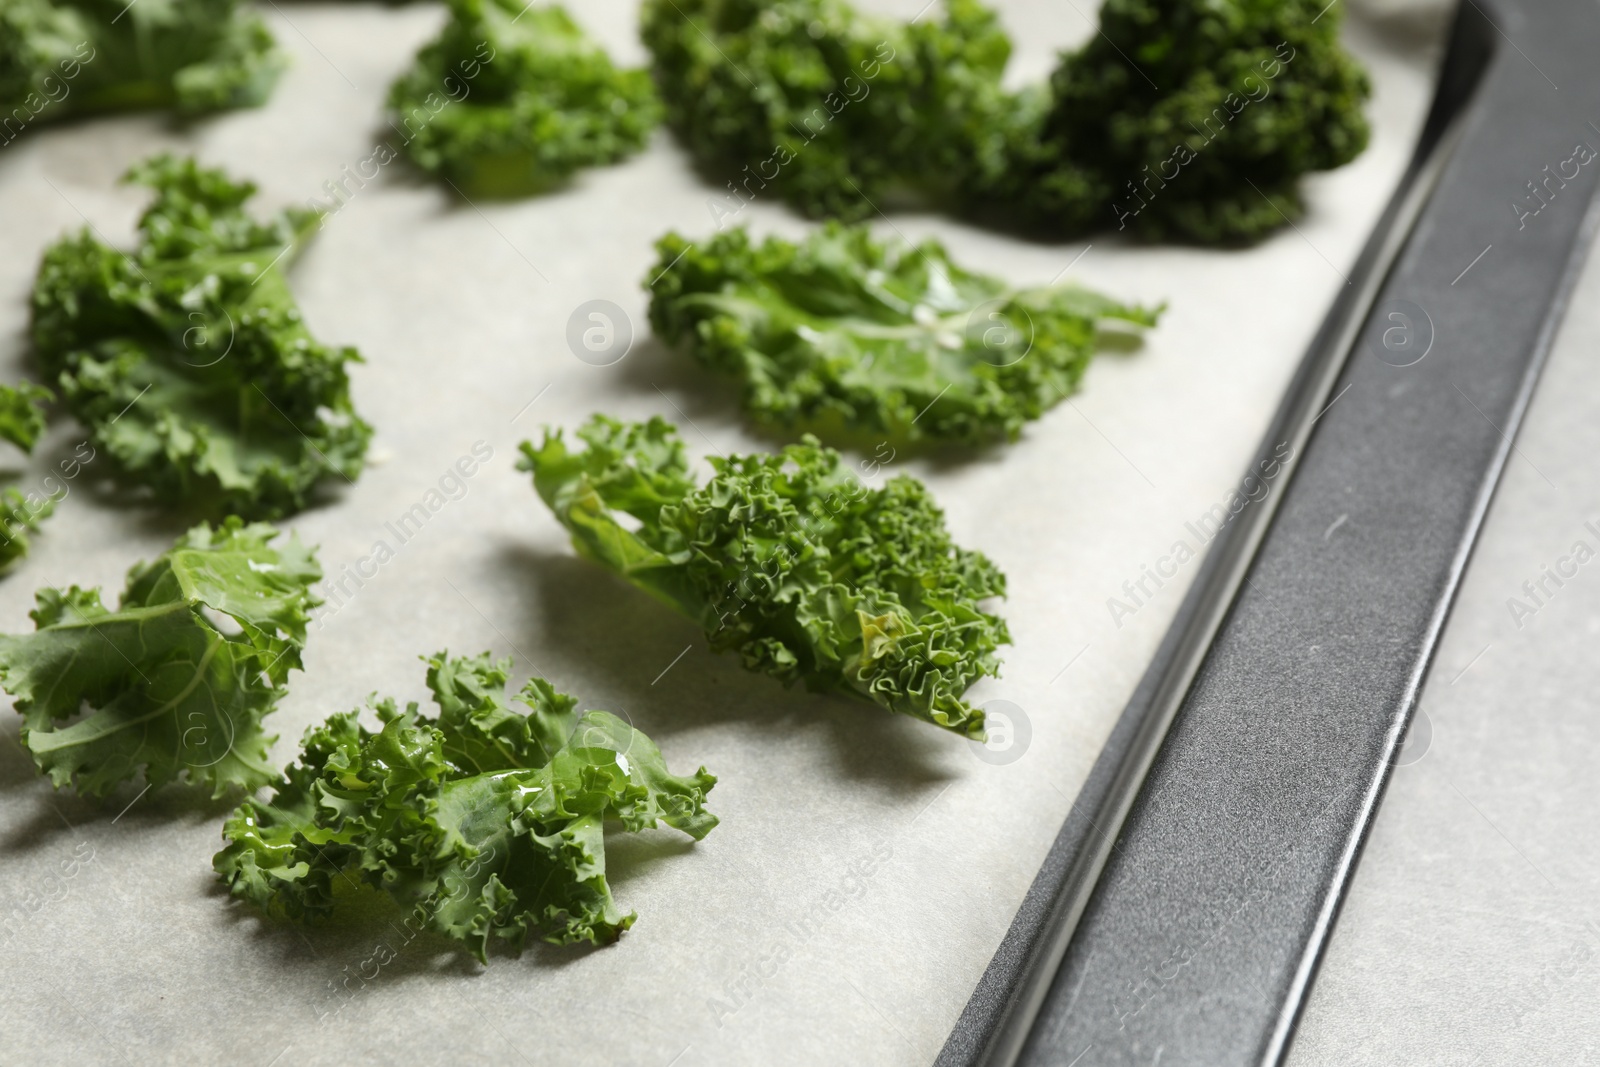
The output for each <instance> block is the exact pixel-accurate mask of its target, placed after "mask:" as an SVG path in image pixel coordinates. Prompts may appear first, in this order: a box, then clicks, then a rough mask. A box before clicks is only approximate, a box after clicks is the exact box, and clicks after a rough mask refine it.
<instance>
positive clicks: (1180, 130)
mask: <svg viewBox="0 0 1600 1067" xmlns="http://www.w3.org/2000/svg"><path fill="white" fill-rule="evenodd" d="M1339 21H1340V12H1339V10H1338V9H1337V7H1335V8H1332V9H1329V8H1327V7H1326V6H1325V5H1324V3H1323V2H1321V0H1106V3H1105V5H1104V6H1103V7H1102V8H1101V11H1100V32H1099V33H1098V34H1096V35H1095V36H1094V37H1092V38H1090V40H1089V42H1088V43H1087V44H1086V45H1084V46H1083V48H1082V49H1080V50H1079V51H1077V52H1075V53H1071V54H1067V55H1064V56H1063V57H1062V61H1061V64H1060V66H1059V67H1058V68H1057V70H1056V72H1055V75H1054V77H1053V78H1052V82H1051V93H1050V99H1049V102H1048V104H1047V105H1044V106H1041V104H1040V101H1039V100H1038V99H1037V98H1034V99H1031V100H1028V101H1023V102H1022V103H1020V104H1019V106H1017V107H1016V108H1015V109H1013V110H1012V111H1011V112H1010V113H1009V118H1007V119H1006V121H1004V122H1002V123H1000V124H998V125H996V126H993V127H990V128H989V129H988V130H987V131H986V135H987V136H988V138H989V144H990V148H989V150H988V151H986V152H980V153H975V156H979V157H981V158H982V160H983V161H984V162H982V163H981V165H980V166H978V167H977V168H976V171H977V172H978V173H977V174H976V175H975V176H973V177H971V178H970V179H969V182H970V186H971V187H970V188H969V190H968V195H969V196H971V197H972V198H973V199H975V200H978V201H987V202H989V203H991V204H1001V205H1008V206H1009V208H1010V209H1011V211H1012V212H1013V213H1014V214H1016V215H1019V216H1020V217H1021V218H1022V220H1023V221H1024V222H1026V223H1028V224H1029V225H1032V226H1035V227H1038V226H1044V227H1047V228H1048V229H1050V230H1054V231H1058V232H1082V231H1085V230H1089V229H1099V228H1103V227H1106V226H1113V225H1114V226H1115V227H1116V228H1117V229H1119V230H1122V229H1129V230H1131V231H1133V232H1135V233H1137V234H1138V235H1140V236H1141V237H1145V238H1150V239H1159V240H1169V239H1179V240H1189V241H1198V242H1204V243H1212V244H1219V243H1239V242H1244V241H1250V240H1254V239H1257V238H1259V237H1261V236H1263V235H1265V234H1266V233H1268V232H1269V231H1271V230H1274V229H1277V228H1278V227H1280V226H1282V225H1283V224H1284V223H1285V222H1286V221H1288V220H1291V219H1294V218H1297V217H1298V216H1299V215H1301V214H1302V213H1303V212H1304V209H1305V208H1304V202H1303V201H1302V199H1301V197H1300V192H1299V179H1300V178H1301V176H1302V175H1304V174H1307V173H1309V172H1311V171H1318V170H1329V169H1332V168H1334V167H1338V166H1341V165H1343V164H1345V163H1347V162H1349V161H1350V160H1352V159H1354V158H1355V157H1356V156H1357V155H1359V154H1360V153H1361V151H1362V150H1363V149H1364V148H1365V147H1366V144H1367V137H1368V132H1369V131H1368V125H1367V121H1366V119H1365V117H1364V116H1363V115H1362V110H1361V109H1362V104H1363V103H1364V101H1365V100H1366V98H1367V97H1368V95H1369V94H1370V86H1369V83H1368V80H1367V76H1366V74H1365V72H1364V71H1363V70H1362V69H1361V67H1360V66H1359V65H1358V64H1357V63H1356V62H1355V60H1354V59H1352V58H1351V57H1350V56H1349V55H1348V54H1347V53H1346V52H1345V51H1344V49H1343V47H1342V46H1341V45H1340V43H1339Z"/></svg>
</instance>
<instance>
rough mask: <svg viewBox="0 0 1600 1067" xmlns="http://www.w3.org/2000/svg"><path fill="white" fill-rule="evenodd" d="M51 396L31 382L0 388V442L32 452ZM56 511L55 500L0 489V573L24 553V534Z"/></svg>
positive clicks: (0, 386) (42, 426)
mask: <svg viewBox="0 0 1600 1067" xmlns="http://www.w3.org/2000/svg"><path fill="white" fill-rule="evenodd" d="M53 399H55V395H54V394H53V393H51V392H50V390H48V389H46V388H44V387H43V386H39V385H34V384H33V383H32V382H18V383H17V384H16V385H0V439H4V440H6V441H10V442H11V443H12V444H14V445H16V446H17V447H18V448H20V449H22V450H23V451H24V452H32V451H33V446H34V445H36V444H38V443H39V437H40V435H41V434H43V433H44V426H45V416H44V405H45V404H47V403H49V402H50V401H51V400H53ZM55 508H56V497H54V496H53V495H52V496H40V495H39V494H38V493H24V492H23V491H22V490H21V489H18V488H17V487H16V486H7V487H6V488H5V489H3V490H0V574H4V573H6V572H7V571H9V570H10V569H11V568H12V567H14V566H16V563H17V561H18V560H20V559H21V558H22V557H23V556H26V555H27V554H28V532H29V531H31V530H37V529H38V528H39V521H40V520H41V519H44V518H47V517H49V515H50V513H51V512H53V511H54V510H55Z"/></svg>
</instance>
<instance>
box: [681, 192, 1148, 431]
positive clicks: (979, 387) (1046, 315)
mask: <svg viewBox="0 0 1600 1067" xmlns="http://www.w3.org/2000/svg"><path fill="white" fill-rule="evenodd" d="M656 249H657V251H658V252H659V253H660V256H661V259H660V262H659V263H658V264H657V265H656V266H655V267H654V268H653V269H652V270H651V272H650V278H651V279H654V285H653V286H651V287H650V294H651V300H650V322H651V325H652V326H653V327H654V329H655V331H656V333H657V334H658V335H659V336H660V337H661V338H662V340H664V341H666V342H667V343H668V344H672V345H679V344H686V346H687V348H688V350H689V352H690V353H691V354H692V355H693V356H694V358H695V359H697V360H699V361H700V362H701V363H702V364H704V365H705V366H706V367H708V368H710V369H711V370H713V371H716V372H718V373H721V374H725V375H728V376H730V377H732V378H734V379H736V380H737V381H738V382H739V383H740V385H741V386H742V387H743V392H744V405H745V408H746V410H748V411H749V412H750V413H751V414H752V415H753V416H754V417H755V418H756V419H757V420H758V421H760V422H763V423H767V424H769V425H775V426H781V427H794V426H797V425H798V426H804V427H806V428H809V429H812V430H814V431H816V432H818V433H820V434H822V435H823V436H825V437H829V438H841V437H846V436H856V437H859V436H861V435H862V434H876V435H879V437H880V438H886V439H887V440H888V441H890V442H893V443H895V444H899V443H903V442H904V443H909V442H914V441H921V440H929V439H931V440H944V441H958V442H962V443H966V444H982V443H985V442H988V441H993V440H996V439H999V438H1008V439H1015V438H1016V437H1017V435H1018V434H1019V433H1020V432H1021V429H1022V426H1023V424H1024V423H1025V422H1027V421H1029V420H1032V419H1037V418H1039V416H1040V415H1042V414H1043V413H1044V412H1045V411H1046V410H1048V409H1049V408H1050V407H1052V406H1054V405H1055V404H1057V403H1059V402H1060V401H1061V400H1062V399H1063V398H1064V397H1066V396H1067V395H1068V394H1070V393H1072V392H1073V391H1075V390H1076V388H1077V386H1078V382H1079V380H1080V379H1081V378H1082V377H1083V373H1084V370H1085V369H1086V368H1087V367H1088V365H1089V360H1090V359H1091V358H1092V357H1093V355H1094V353H1095V350H1096V348H1097V347H1098V344H1099V341H1100V338H1101V333H1100V331H1101V327H1102V326H1103V325H1104V324H1105V323H1107V322H1108V320H1119V321H1121V322H1123V323H1125V324H1127V325H1128V326H1130V327H1132V328H1142V327H1147V326H1153V325H1154V324H1155V322H1156V318H1157V316H1158V315H1159V314H1160V311H1161V309H1160V308H1143V307H1138V306H1135V305H1126V304H1120V303H1117V302H1116V301H1114V300H1111V299H1110V298H1108V297H1104V296H1101V295H1099V294H1098V293H1094V292H1091V291H1089V290H1087V289H1082V288H1079V287H1077V286H1071V285H1056V286H1044V287H1040V288H1033V289H1014V288H1012V287H1010V286H1008V285H1006V283H1004V282H1002V281H1000V280H999V279H997V278H992V277H988V276H986V275H982V274H974V273H971V272H969V271H966V270H963V269H962V268H960V267H958V266H956V265H955V264H954V263H952V262H951V261H950V257H949V254H948V253H946V251H945V250H944V247H943V246H942V245H940V244H939V243H938V242H937V241H926V242H924V243H923V244H920V245H915V246H911V245H905V244H899V245H893V244H891V245H885V244H880V243H878V242H876V241H874V240H873V239H872V235H871V234H870V233H869V232H868V230H867V229H866V227H865V226H858V227H844V226H840V225H838V224H829V225H828V226H827V227H826V228H824V229H822V230H819V231H816V232H814V233H812V234H811V235H810V236H809V237H807V238H806V239H805V240H803V241H801V242H800V243H799V244H794V243H791V242H789V241H785V240H783V239H782V238H778V237H769V238H767V239H766V240H765V241H763V242H762V243H761V244H760V245H754V244H752V243H751V241H750V238H749V236H748V235H747V234H746V233H745V231H744V229H743V228H742V227H739V228H735V229H730V230H727V231H724V232H722V233H719V234H716V235H715V236H713V237H712V238H711V239H710V240H707V241H704V242H701V243H699V244H691V243H689V242H688V241H686V240H685V239H684V238H682V237H680V236H679V235H678V234H676V233H669V234H668V235H667V236H666V237H664V238H662V239H661V240H660V241H659V242H657V244H656Z"/></svg>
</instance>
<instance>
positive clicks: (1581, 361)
mask: <svg viewBox="0 0 1600 1067" xmlns="http://www.w3.org/2000/svg"><path fill="white" fill-rule="evenodd" d="M1597 308H1600V263H1597V262H1596V260H1595V259H1594V258H1593V257H1591V259H1590V262H1589V264H1588V266H1587V267H1586V269H1585V272H1584V274H1583V275H1582V277H1581V279H1580V281H1579V283H1578V288H1577V290H1576V292H1575V294H1574V297H1573V302H1572V311H1571V313H1570V314H1569V316H1568V318H1567V320H1566V322H1565V323H1564V324H1563V326H1562V329H1561V332H1560V334H1559V335H1558V339H1557V341H1556V344H1555V347H1554V349H1553V350H1552V353H1551V359H1550V364H1549V366H1548V367H1547V369H1546V370H1545V372H1544V375H1543V378H1542V379H1541V381H1540V383H1539V386H1538V390H1537V392H1536V393H1535V397H1534V401H1533V405H1532V407H1531V408H1530V410H1529V414H1528V417H1527V421H1526V423H1525V425H1524V429H1523V431H1522V433H1521V434H1520V435H1519V437H1518V439H1517V442H1516V451H1515V453H1514V454H1513V457H1512V459H1511V462H1510V465H1509V466H1508V468H1507V471H1506V474H1505V477H1504V480H1503V481H1502V482H1501V485H1500V488H1499V492H1498V495H1497V497H1496V500H1495V504H1494V507H1493V509H1492V510H1491V512H1490V515H1489V520H1488V523H1487V525H1486V527H1485V530H1484V533H1483V536H1482V539H1481V540H1480V542H1479V544H1478V547H1477V551H1476V554H1475V557H1474V559H1473V562H1472V564H1471V567H1470V569H1469V570H1468V573H1467V578H1466V581H1465V583H1464V585H1463V587H1462V591H1461V594H1460V597H1459V599H1458V600H1457V602H1456V606H1455V610H1454V613H1453V615H1452V618H1451V622H1450V625H1449V627H1448V629H1447V630H1446V633H1445V638H1444V641H1443V644H1442V645H1441V648H1440V651H1439V654H1438V658H1437V660H1436V662H1435V665H1434V668H1433V673H1432V676H1431V677H1430V679H1429V681H1428V684H1427V687H1426V689H1425V691H1424V693H1423V697H1422V702H1421V705H1420V709H1419V712H1418V721H1417V722H1416V723H1415V724H1414V725H1413V727H1412V731H1411V736H1410V739H1409V741H1408V749H1409V750H1408V752H1407V753H1406V754H1405V755H1403V756H1402V765H1401V766H1399V767H1397V768H1396V770H1395V772H1394V776H1393V778H1392V779H1391V780H1390V783H1389V791H1388V796H1387V798H1386V799H1385V800H1384V804H1383V807H1382V808H1381V809H1380V811H1379V814H1378V818H1377V822H1376V824H1375V826H1374V829H1373V831H1372V833H1371V835H1370V837H1369V838H1368V841H1367V845H1366V851H1365V854H1364V856H1363V858H1362V860H1361V866H1360V868H1359V869H1358V871H1357V874H1356V877H1355V881H1354V884H1353V889H1352V891H1351V893H1350V896H1349V898H1348V900H1347V901H1346V903H1345V905H1344V910H1343V915H1342V917H1341V918H1340V920H1339V926H1338V927H1337V929H1336V930H1335V932H1334V936H1333V940H1332V943H1331V947H1330V949H1329V952H1328V955H1327V957H1326V959H1325V961H1324V963H1323V966H1322V973H1321V976H1320V978H1319V979H1318V982H1317V984H1316V986H1315V987H1314V989H1313V991H1312V995H1311V998H1310V1003H1309V1006H1308V1008H1307V1011H1306V1014H1305V1017H1304V1019H1303V1021H1302V1023H1301V1027H1300V1033H1299V1036H1298V1038H1297V1040H1296V1042H1295V1045H1294V1047H1293V1050H1292V1053H1291V1056H1290V1061H1289V1062H1290V1063H1291V1064H1293V1065H1294V1067H1320V1065H1323V1064H1348V1063H1405V1064H1413V1065H1418V1067H1426V1065H1434V1064H1438V1065H1446V1064H1449V1065H1465V1064H1479V1063H1481V1064H1529V1065H1535V1064H1537V1065H1547V1064H1562V1065H1581V1064H1593V1063H1596V1062H1600V1030H1597V1028H1596V1023H1595V1015H1594V1005H1595V1002H1596V998H1597V996H1600V908H1597V907H1596V905H1595V901H1594V887H1595V885H1596V884H1597V882H1600V842H1597V838H1596V827H1597V826H1600V799H1597V797H1596V793H1595V789H1594V783H1595V766H1596V762H1597V759H1600V719H1597V716H1596V702H1597V698H1596V694H1597V693H1600V658H1597V657H1596V655H1595V643H1596V640H1597V635H1600V565H1597V564H1596V562H1595V560H1596V559H1597V558H1600V555H1597V554H1600V533H1597V532H1596V530H1600V478H1597V476H1596V473H1597V472H1596V462H1595V457H1596V456H1597V455H1600V423H1597V421H1596V420H1595V417H1594V411H1595V398H1596V396H1600V366H1597V365H1596V362H1595V358H1594V353H1595V351H1596V349H1597V347H1600V314H1596V309H1597ZM1580 544H1581V545H1582V546H1583V547H1582V548H1580V547H1579V546H1580ZM1580 559H1581V560H1583V561H1584V562H1581V563H1580ZM1563 572H1565V573H1566V574H1567V575H1568V576H1567V577H1563V576H1562V573H1563ZM1574 572H1575V573H1574ZM1551 576H1553V577H1551ZM1524 583H1528V585H1529V586H1531V587H1532V588H1531V592H1530V589H1529V588H1525V587H1524ZM1541 583H1542V585H1543V588H1542V589H1541V588H1539V586H1540V584H1541Z"/></svg>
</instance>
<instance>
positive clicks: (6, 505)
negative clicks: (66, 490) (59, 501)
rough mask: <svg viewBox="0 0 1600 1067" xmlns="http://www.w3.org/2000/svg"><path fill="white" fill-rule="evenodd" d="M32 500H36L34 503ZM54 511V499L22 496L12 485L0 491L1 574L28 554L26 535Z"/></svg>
mask: <svg viewBox="0 0 1600 1067" xmlns="http://www.w3.org/2000/svg"><path fill="white" fill-rule="evenodd" d="M33 497H38V501H37V502H35V501H34V499H32V498H33ZM55 509H56V498H55V497H53V496H44V497H39V495H38V494H37V493H33V494H29V493H24V492H23V491H22V490H21V489H18V488H17V487H16V486H14V485H8V486H6V487H5V489H3V490H0V574H4V573H6V572H7V571H9V570H11V568H12V567H15V566H16V565H17V561H18V560H20V559H21V558H22V557H23V556H26V555H27V554H28V534H29V532H31V531H33V530H37V529H38V528H39V522H40V521H41V520H43V519H46V518H49V516H50V513H51V512H53V511H55Z"/></svg>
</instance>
